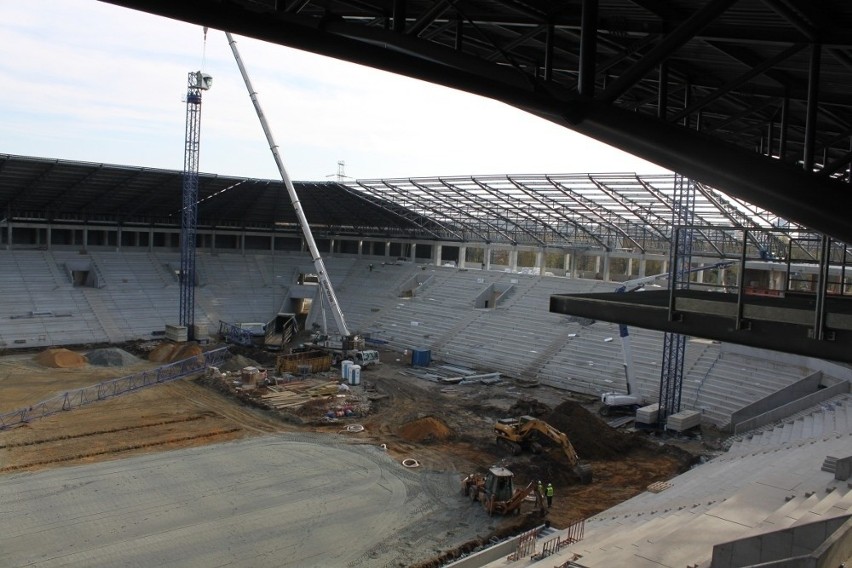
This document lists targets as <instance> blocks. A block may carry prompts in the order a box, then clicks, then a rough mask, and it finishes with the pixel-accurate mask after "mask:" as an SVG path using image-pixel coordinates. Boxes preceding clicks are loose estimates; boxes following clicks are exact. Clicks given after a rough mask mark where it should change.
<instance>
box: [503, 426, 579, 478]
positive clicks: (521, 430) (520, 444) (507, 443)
mask: <svg viewBox="0 0 852 568" xmlns="http://www.w3.org/2000/svg"><path fill="white" fill-rule="evenodd" d="M494 434H495V435H496V436H497V446H498V447H503V448H506V449H507V450H509V451H511V452H512V454H513V455H518V454H519V453H521V451H523V450H525V449H526V450H529V451H532V452H533V453H536V454H537V453H539V452H541V451H542V447H541V444H540V443H539V441H538V440H539V438H540V437H541V436H544V437H546V438H549V439H550V440H552V441H554V442H555V443H557V444H558V445H559V446H560V447H561V448H562V451H563V452H565V455H566V457H567V458H568V463H569V464H570V465H571V468H572V469H573V470H574V473H575V474H576V475H577V477H578V478H579V479H580V483H591V482H592V468H591V466H590V465H589V464H586V463H583V462H581V461H580V456H578V455H577V452H576V450H574V446H573V445H572V444H571V440H569V439H568V436H567V435H566V434H565V433H563V432H560V431H559V430H557V429H556V428H554V427H553V426H551V425H550V424H548V423H547V422H545V421H544V420H539V419H538V418H534V417H532V416H521V417H519V418H501V419H500V420H498V421H497V422H496V423H495V424H494Z"/></svg>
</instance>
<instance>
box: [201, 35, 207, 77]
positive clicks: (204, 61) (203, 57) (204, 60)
mask: <svg viewBox="0 0 852 568" xmlns="http://www.w3.org/2000/svg"><path fill="white" fill-rule="evenodd" d="M207 29H208V28H207V26H204V46H203V47H202V48H201V71H204V66H205V65H206V64H207Z"/></svg>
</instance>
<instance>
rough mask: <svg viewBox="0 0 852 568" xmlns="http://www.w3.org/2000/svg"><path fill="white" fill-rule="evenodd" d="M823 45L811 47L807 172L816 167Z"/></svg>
mask: <svg viewBox="0 0 852 568" xmlns="http://www.w3.org/2000/svg"><path fill="white" fill-rule="evenodd" d="M821 47H822V46H821V45H820V44H818V43H815V44H813V46H812V47H811V59H810V67H809V69H808V106H807V110H806V115H805V150H804V155H803V156H802V162H803V168H804V170H805V171H806V172H810V171H813V169H814V145H815V143H816V130H817V110H818V108H819V66H820V54H821V53H822V49H821Z"/></svg>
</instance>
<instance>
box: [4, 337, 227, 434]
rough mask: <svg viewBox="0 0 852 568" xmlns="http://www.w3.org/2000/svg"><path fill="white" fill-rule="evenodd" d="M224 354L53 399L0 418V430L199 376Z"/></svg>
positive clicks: (206, 355) (215, 352)
mask: <svg viewBox="0 0 852 568" xmlns="http://www.w3.org/2000/svg"><path fill="white" fill-rule="evenodd" d="M227 353H228V348H227V347H220V348H218V349H213V350H211V351H207V352H205V353H201V354H200V355H196V356H194V357H190V358H188V359H183V360H181V361H176V362H174V363H169V364H168V365H163V366H162V367H157V368H156V369H149V370H147V371H142V372H139V373H135V374H133V375H128V376H126V377H120V378H118V379H112V380H109V381H104V382H101V383H98V384H96V385H91V386H88V387H83V388H79V389H76V390H73V391H68V392H66V393H63V394H60V395H56V396H54V397H51V398H48V399H47V400H43V401H41V402H37V403H36V404H34V405H32V406H28V407H26V408H19V409H18V410H13V411H11V412H6V413H4V414H0V430H5V429H8V428H13V427H15V426H20V425H21V424H26V423H28V422H32V421H33V420H37V419H39V418H45V417H47V416H51V415H53V414H57V413H59V412H63V411H67V410H73V409H74V408H79V407H81V406H83V405H86V404H90V403H92V402H97V401H99V400H105V399H108V398H112V397H116V396H119V395H122V394H126V393H129V392H133V391H137V390H139V389H142V388H145V387H149V386H152V385H158V384H161V383H167V382H170V381H174V380H177V379H181V378H183V377H186V376H189V375H192V374H194V373H198V372H201V371H203V370H205V369H206V368H207V367H215V366H218V365H220V364H221V363H223V362H224V360H225V357H226V355H227Z"/></svg>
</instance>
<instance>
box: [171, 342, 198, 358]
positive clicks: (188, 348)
mask: <svg viewBox="0 0 852 568" xmlns="http://www.w3.org/2000/svg"><path fill="white" fill-rule="evenodd" d="M202 353H203V351H202V350H201V347H199V346H198V345H197V344H195V343H186V344H184V345H181V346H180V348H179V349H177V350H176V351H175V353H174V354H173V355H172V358H171V360H172V361H183V360H184V359H189V358H190V357H196V356H200V355H201V354H202Z"/></svg>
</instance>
